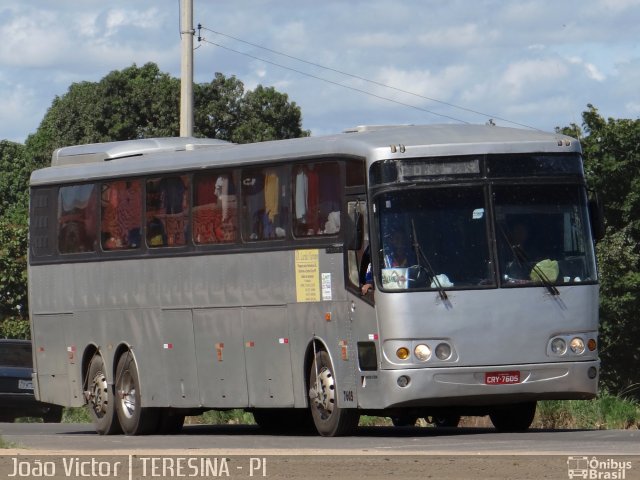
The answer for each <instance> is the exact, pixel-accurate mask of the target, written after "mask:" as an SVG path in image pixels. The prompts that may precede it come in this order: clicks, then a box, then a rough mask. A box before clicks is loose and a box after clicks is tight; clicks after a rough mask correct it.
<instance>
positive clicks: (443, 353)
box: [436, 343, 451, 360]
mask: <svg viewBox="0 0 640 480" xmlns="http://www.w3.org/2000/svg"><path fill="white" fill-rule="evenodd" d="M436 357H438V358H439V359H440V360H449V358H450V357H451V345H449V344H448V343H440V344H438V346H437V347H436Z"/></svg>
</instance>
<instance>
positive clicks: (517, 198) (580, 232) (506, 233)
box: [493, 185, 596, 286]
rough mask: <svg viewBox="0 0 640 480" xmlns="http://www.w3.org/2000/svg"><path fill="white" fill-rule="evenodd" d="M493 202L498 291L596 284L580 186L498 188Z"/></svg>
mask: <svg viewBox="0 0 640 480" xmlns="http://www.w3.org/2000/svg"><path fill="white" fill-rule="evenodd" d="M493 198H494V202H495V212H496V239H497V247H498V263H499V269H500V278H501V280H502V285H503V286H521V285H523V286H526V285H532V284H539V283H541V282H542V281H547V280H548V281H549V283H552V284H565V283H577V282H585V281H595V280H596V270H595V261H594V255H593V246H592V244H591V240H590V234H589V223H588V222H589V220H588V215H587V202H586V194H585V192H584V188H583V187H581V186H577V185H518V186H499V187H494V190H493ZM540 277H546V278H544V279H542V278H540Z"/></svg>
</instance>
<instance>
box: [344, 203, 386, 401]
mask: <svg viewBox="0 0 640 480" xmlns="http://www.w3.org/2000/svg"><path fill="white" fill-rule="evenodd" d="M347 214H348V216H349V225H350V227H351V228H349V229H347V232H346V241H345V247H346V248H345V255H346V259H345V268H346V275H345V278H346V282H347V285H346V287H347V299H348V302H347V303H348V305H347V307H348V309H349V313H348V315H349V318H350V320H351V330H352V347H351V348H352V349H353V351H354V355H355V356H356V357H357V358H356V364H355V369H356V370H355V371H356V377H357V378H356V379H355V380H356V391H357V392H358V396H357V399H358V400H357V401H358V406H360V407H366V406H367V398H370V399H375V398H376V396H377V393H376V386H377V381H376V380H377V375H376V374H375V372H376V371H377V369H378V358H379V355H380V348H379V341H378V324H377V319H376V311H375V308H374V305H375V303H374V298H375V291H374V289H373V288H372V289H370V290H369V291H368V292H367V293H365V294H363V293H362V286H363V285H364V284H365V283H366V282H367V270H368V269H369V268H370V265H371V252H370V250H371V249H370V247H369V233H368V232H369V229H368V220H367V218H368V217H367V207H366V202H365V201H363V200H361V199H359V198H349V199H348V202H347ZM371 281H373V280H371Z"/></svg>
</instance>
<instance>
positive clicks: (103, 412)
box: [86, 355, 122, 435]
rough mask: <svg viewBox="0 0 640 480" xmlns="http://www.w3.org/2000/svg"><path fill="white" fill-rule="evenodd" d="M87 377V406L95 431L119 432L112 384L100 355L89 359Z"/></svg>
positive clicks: (112, 433) (103, 433) (102, 432)
mask: <svg viewBox="0 0 640 480" xmlns="http://www.w3.org/2000/svg"><path fill="white" fill-rule="evenodd" d="M87 378H88V382H89V383H88V385H87V392H86V397H87V406H88V407H89V416H90V417H91V420H92V422H93V427H94V428H95V430H96V432H98V433H99V434H100V435H114V434H116V433H121V432H122V429H121V428H120V424H119V423H118V417H117V416H116V413H115V396H114V393H113V386H112V385H109V383H108V382H107V376H106V374H105V369H104V361H103V360H102V357H101V356H100V355H95V356H94V357H93V359H92V360H91V363H90V364H89V373H88V375H87Z"/></svg>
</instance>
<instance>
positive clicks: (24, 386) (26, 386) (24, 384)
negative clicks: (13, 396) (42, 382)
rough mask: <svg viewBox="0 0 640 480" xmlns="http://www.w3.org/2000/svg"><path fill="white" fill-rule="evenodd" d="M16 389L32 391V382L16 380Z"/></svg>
mask: <svg viewBox="0 0 640 480" xmlns="http://www.w3.org/2000/svg"><path fill="white" fill-rule="evenodd" d="M18 388H19V389H20V390H33V382H32V381H31V380H18Z"/></svg>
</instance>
